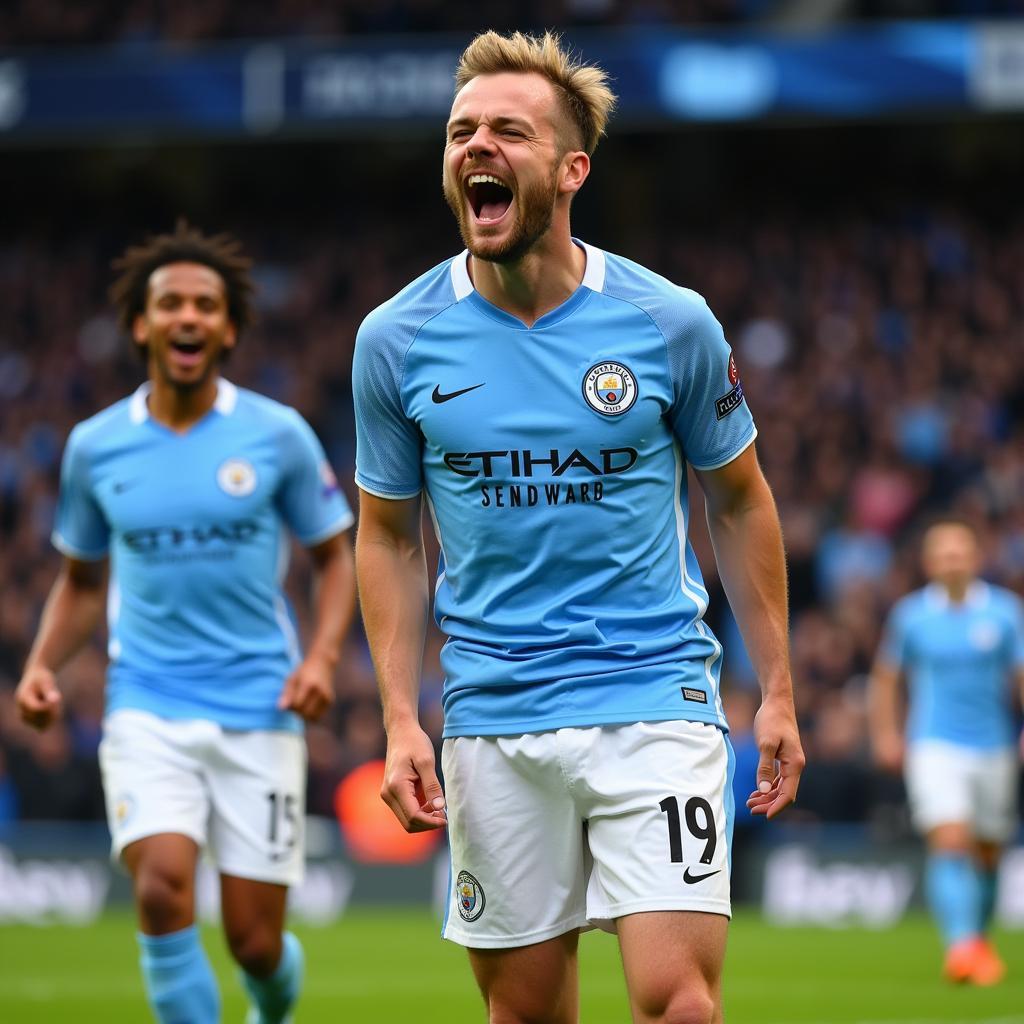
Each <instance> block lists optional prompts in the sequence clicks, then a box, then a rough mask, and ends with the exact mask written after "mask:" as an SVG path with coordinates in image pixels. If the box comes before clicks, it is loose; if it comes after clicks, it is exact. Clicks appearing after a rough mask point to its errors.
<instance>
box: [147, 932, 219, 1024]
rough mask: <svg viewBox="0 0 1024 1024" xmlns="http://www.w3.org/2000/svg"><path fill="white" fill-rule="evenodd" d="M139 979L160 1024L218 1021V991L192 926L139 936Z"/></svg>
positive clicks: (196, 1023)
mask: <svg viewBox="0 0 1024 1024" xmlns="http://www.w3.org/2000/svg"><path fill="white" fill-rule="evenodd" d="M138 939H139V947H140V948H141V950H142V956H141V958H140V963H141V965H142V980H143V981H144V982H145V984H146V994H147V995H148V996H149V1005H150V1006H152V1007H153V1013H154V1014H156V1019H157V1020H158V1021H159V1022H160V1024H217V1022H218V1021H219V1020H220V993H219V992H218V991H217V982H216V979H215V978H214V976H213V971H212V970H211V969H210V961H209V960H207V959H206V951H205V950H204V949H203V945H202V943H201V942H200V941H199V929H198V928H197V927H196V926H195V925H192V926H191V927H189V928H184V929H182V930H181V931H180V932H171V934H170V935H141V934H140V935H139V936H138Z"/></svg>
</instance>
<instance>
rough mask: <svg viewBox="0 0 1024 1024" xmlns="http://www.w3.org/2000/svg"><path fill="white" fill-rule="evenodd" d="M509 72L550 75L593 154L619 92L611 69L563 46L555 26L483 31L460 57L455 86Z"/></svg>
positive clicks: (571, 120) (556, 90)
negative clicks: (536, 32)
mask: <svg viewBox="0 0 1024 1024" xmlns="http://www.w3.org/2000/svg"><path fill="white" fill-rule="evenodd" d="M503 72H514V73H519V74H528V73H530V72H533V73H535V74H538V75H541V76H543V77H544V78H546V79H547V80H548V81H549V82H550V83H551V84H552V85H553V86H554V87H555V92H556V93H557V94H558V95H559V97H560V99H561V101H562V105H563V107H564V108H565V112H566V113H567V114H568V116H569V120H570V122H571V123H572V124H573V125H574V126H575V127H576V129H577V131H578V132H579V138H580V142H581V143H582V145H583V149H584V150H585V151H586V153H587V155H588V156H590V155H591V154H592V153H593V152H594V150H595V149H596V148H597V142H598V140H599V139H600V138H601V136H602V135H603V134H604V130H605V126H606V125H607V124H608V117H609V115H610V114H611V112H612V108H613V107H614V106H615V93H613V92H612V91H611V89H610V88H609V87H608V75H607V73H606V72H605V71H603V70H602V69H601V68H599V67H595V66H594V65H591V64H584V63H583V62H582V61H580V60H578V59H576V58H574V57H573V56H572V54H571V53H569V52H567V51H566V50H563V49H562V45H561V39H560V38H559V37H558V36H557V35H555V34H554V33H552V32H545V33H544V35H543V36H532V35H526V34H525V33H523V32H513V33H512V34H511V35H508V36H503V35H500V34H499V33H497V32H481V33H480V35H478V36H477V37H476V38H475V39H474V40H473V41H472V42H471V43H470V44H469V46H467V47H466V49H465V50H464V51H463V53H462V56H461V57H460V58H459V64H458V67H457V68H456V69H455V91H456V92H458V91H459V90H460V89H461V88H462V87H463V86H464V85H466V83H467V82H469V81H471V80H472V79H474V78H476V77H477V76H478V75H499V74H502V73H503Z"/></svg>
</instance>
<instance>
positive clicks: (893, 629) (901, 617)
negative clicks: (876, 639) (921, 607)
mask: <svg viewBox="0 0 1024 1024" xmlns="http://www.w3.org/2000/svg"><path fill="white" fill-rule="evenodd" d="M907 633H908V630H907V607H906V605H905V604H898V605H896V607H895V608H893V610H892V611H891V612H890V613H889V617H888V619H886V621H885V626H884V628H883V629H882V642H881V644H880V645H879V648H878V657H879V660H880V661H881V662H883V663H884V664H885V665H889V666H890V667H892V668H895V669H901V670H902V669H905V668H906V664H907V653H908V652H907V645H908V635H907Z"/></svg>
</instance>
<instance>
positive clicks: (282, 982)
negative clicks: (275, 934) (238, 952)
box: [242, 932, 306, 1024]
mask: <svg viewBox="0 0 1024 1024" xmlns="http://www.w3.org/2000/svg"><path fill="white" fill-rule="evenodd" d="M305 959H306V958H305V955H304V954H303V952H302V943H300V942H299V940H298V939H297V938H296V937H295V936H294V935H292V933H291V932H285V933H284V936H283V937H282V945H281V959H280V961H279V962H278V965H277V967H276V968H275V970H274V973H273V974H271V975H270V976H269V977H267V978H257V977H254V976H253V975H251V974H248V973H247V972H245V971H243V972H242V982H243V983H244V985H245V989H246V991H247V992H248V993H249V998H250V999H251V1000H252V1003H253V1006H255V1008H256V1010H257V1011H258V1012H259V1017H258V1018H257V1020H258V1022H259V1024H282V1022H283V1021H285V1020H287V1019H288V1012H289V1010H291V1008H292V1007H293V1006H294V1005H295V1002H296V1000H297V999H298V998H299V990H300V989H301V988H302V970H303V966H304V964H305Z"/></svg>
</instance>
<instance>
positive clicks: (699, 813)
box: [585, 721, 734, 930]
mask: <svg viewBox="0 0 1024 1024" xmlns="http://www.w3.org/2000/svg"><path fill="white" fill-rule="evenodd" d="M601 733H602V735H601V737H600V740H599V742H598V743H597V744H596V745H595V746H594V747H593V748H592V749H591V751H590V752H589V755H588V763H587V765H586V767H585V777H586V782H587V785H588V787H589V788H590V790H591V791H592V801H591V804H590V806H589V808H588V811H589V813H588V828H587V841H588V845H589V851H590V854H591V857H592V860H593V867H592V869H591V872H590V877H589V880H588V890H587V916H588V918H589V919H590V920H591V921H592V922H594V923H596V924H599V925H601V926H602V927H606V928H608V930H614V929H613V928H612V927H611V926H610V925H609V922H611V921H613V920H614V919H616V918H621V917H623V916H624V915H626V914H635V913H640V912H645V911H658V910H692V911H703V912H706V913H712V914H723V915H725V916H726V917H728V916H730V914H731V903H730V878H729V876H730V856H729V845H730V842H731V836H732V819H733V813H734V808H733V795H732V766H733V756H732V748H731V747H730V745H729V743H728V740H727V739H726V737H725V734H724V733H723V732H722V731H721V730H720V729H718V728H716V727H715V726H713V725H703V724H701V723H698V722H682V721H674V722H638V723H636V724H634V725H626V726H618V727H614V728H605V729H603V730H601Z"/></svg>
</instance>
